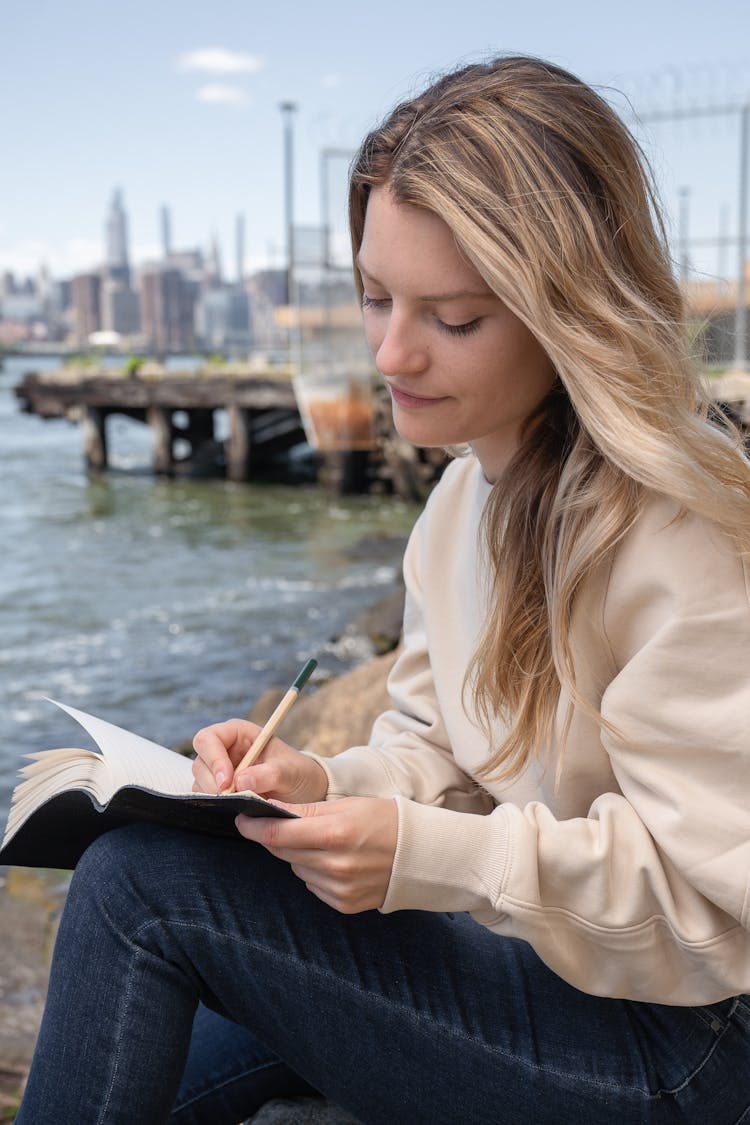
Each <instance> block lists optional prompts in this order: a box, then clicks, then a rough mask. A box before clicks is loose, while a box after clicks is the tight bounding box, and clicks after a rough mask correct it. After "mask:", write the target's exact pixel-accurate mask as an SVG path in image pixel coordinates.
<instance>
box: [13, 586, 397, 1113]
mask: <svg viewBox="0 0 750 1125" xmlns="http://www.w3.org/2000/svg"><path fill="white" fill-rule="evenodd" d="M402 611H403V589H402V588H400V587H397V588H396V589H394V590H393V591H392V592H391V593H390V594H389V595H387V596H386V597H385V598H384V599H382V600H381V601H380V602H378V603H377V604H376V605H375V606H372V607H370V608H368V609H366V610H365V611H363V613H362V614H361V615H360V616H359V617H358V618H357V619H356V620H355V621H353V622H352V623H351V624H350V625H349V626H348V627H347V629H346V630H345V633H344V636H347V637H352V638H354V637H357V638H365V639H366V642H367V645H368V646H369V648H370V650H371V653H372V655H371V658H370V659H369V660H365V662H364V663H362V664H360V665H358V666H357V667H355V668H354V669H353V670H352V671H350V672H348V673H346V674H344V675H342V676H340V677H338V678H336V679H334V680H330V681H329V682H328V683H325V684H323V685H322V686H321V687H319V688H318V689H317V691H314V692H310V693H306V694H305V695H303V696H302V698H301V699H300V701H299V703H298V704H297V705H296V707H295V708H294V709H293V711H292V712H291V713H290V714H289V715H288V716H287V718H286V720H285V722H284V725H283V727H282V729H281V732H280V733H281V735H282V737H284V738H285V739H286V740H287V741H288V742H289V743H291V744H292V745H296V746H305V747H308V748H309V749H311V750H315V751H316V752H317V753H319V754H322V755H325V756H327V757H330V756H332V755H334V754H337V753H339V752H340V751H341V750H343V749H345V747H346V746H351V745H356V744H359V743H362V742H366V741H367V738H368V735H369V732H370V728H371V726H372V723H373V721H374V719H375V718H376V717H377V715H378V714H379V713H380V712H381V711H382V710H383V709H384V708H385V707H386V706H387V701H388V695H387V691H386V678H387V675H388V672H389V671H390V668H391V666H392V665H393V662H394V659H395V656H396V652H397V647H396V646H397V644H398V641H399V637H400V629H401V617H402ZM285 690H286V689H285V688H281V687H280V688H279V689H278V690H270V691H268V692H265V693H264V695H263V696H261V698H260V699H259V700H257V702H256V703H255V704H254V706H253V708H252V710H251V711H250V713H249V716H248V717H250V718H252V719H253V720H255V721H256V722H263V721H264V720H265V719H266V718H267V717H268V715H270V713H271V711H272V710H273V709H274V707H275V706H276V703H277V702H278V700H279V699H280V697H281V695H282V694H283V693H284V691H285ZM68 882H69V875H68V873H67V872H61V871H41V870H36V869H31V868H18V867H9V868H0V1123H1V1122H9V1121H12V1120H13V1116H14V1114H15V1110H16V1109H17V1106H18V1096H19V1090H20V1089H21V1088H22V1085H23V1081H24V1079H25V1076H26V1073H27V1071H28V1066H29V1062H30V1060H31V1055H32V1052H33V1049H34V1043H35V1040H36V1034H37V1029H38V1026H39V1021H40V1019H41V1014H42V1010H43V1007H44V998H45V995H46V988H47V976H48V965H49V957H50V953H51V950H52V945H53V943H54V937H55V933H56V929H57V921H58V918H59V915H60V911H61V909H62V905H63V902H64V900H65V894H66V891H67V886H68ZM276 1110H278V1111H279V1112H281V1113H282V1116H278V1114H277V1115H276V1116H273V1114H274V1113H275V1112H276ZM322 1112H323V1111H322V1109H321V1106H320V1105H319V1103H309V1104H305V1105H302V1104H300V1105H299V1106H298V1107H296V1108H295V1109H294V1110H292V1109H291V1108H290V1107H289V1106H287V1107H286V1108H285V1109H283V1110H282V1107H281V1105H279V1106H278V1107H274V1105H273V1104H269V1106H268V1107H267V1108H264V1109H263V1110H261V1111H260V1114H258V1115H256V1119H255V1121H256V1125H274V1123H277V1122H278V1123H281V1122H285V1123H286V1122H288V1123H289V1125H292V1123H293V1122H299V1123H300V1125H301V1123H302V1122H306V1121H309V1122H321V1125H322V1122H323V1121H324V1120H325V1122H327V1123H329V1125H336V1123H337V1122H339V1123H341V1125H344V1123H345V1122H351V1121H352V1119H351V1118H350V1117H348V1116H347V1115H344V1114H341V1113H340V1112H339V1111H337V1110H328V1111H326V1113H325V1114H324V1115H323V1116H321V1113H322Z"/></svg>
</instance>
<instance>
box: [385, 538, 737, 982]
mask: <svg viewBox="0 0 750 1125" xmlns="http://www.w3.org/2000/svg"><path fill="white" fill-rule="evenodd" d="M604 620H605V623H606V629H607V641H608V645H609V653H608V654H607V655H608V662H610V660H609V658H611V663H612V664H613V666H614V668H615V669H616V671H615V673H614V674H613V676H612V678H611V679H610V682H609V683H608V686H607V687H606V688H605V690H604V693H603V697H602V700H601V715H602V718H603V719H604V720H605V724H606V725H605V727H604V728H603V731H602V735H601V738H602V744H603V746H604V749H605V751H606V753H607V755H608V757H609V760H610V763H611V769H612V772H613V775H614V777H615V779H616V782H617V786H618V787H619V791H617V790H615V791H612V792H605V793H602V794H600V795H599V796H598V797H596V799H594V800H593V802H592V804H591V806H590V808H589V810H588V813H587V815H585V816H580V817H576V818H572V819H557V818H556V817H555V816H554V815H553V813H552V812H551V810H550V808H549V807H548V806H547V805H546V804H544V803H541V802H539V801H532V802H530V803H528V804H526V805H525V806H519V805H515V804H510V803H504V804H501V805H499V806H498V807H497V808H496V809H495V810H494V811H493V812H492V813H491V814H490V815H489V816H478V815H468V816H467V815H465V814H464V815H461V814H458V813H455V812H451V811H449V810H446V809H435V808H424V807H420V806H419V805H418V804H416V803H415V802H414V801H412V800H408V799H405V798H398V805H399V838H398V846H397V852H396V857H395V863H394V868H393V873H392V877H391V882H390V886H389V889H388V894H387V897H386V900H385V902H384V904H383V907H382V909H383V910H384V911H390V910H396V909H399V908H405V907H411V908H422V909H429V910H459V909H464V910H469V911H471V912H472V914H473V915H474V917H475V918H476V919H477V920H478V921H480V922H482V923H483V924H485V925H487V926H488V927H489V928H491V929H493V930H496V931H497V932H499V933H502V934H505V935H508V936H514V937H518V938H522V939H524V940H525V941H528V942H529V943H530V944H531V945H532V946H533V947H534V949H535V950H536V952H537V953H538V954H539V956H540V957H541V958H542V959H543V960H544V961H545V962H546V963H547V964H548V965H549V966H550V967H551V968H552V969H553V970H554V971H555V972H557V973H558V975H560V976H561V977H563V978H564V979H566V980H568V981H569V982H570V983H572V984H573V985H575V986H576V987H578V988H580V989H581V990H583V991H586V992H590V993H595V994H599V995H606V996H613V997H617V996H620V997H627V998H630V999H635V1000H646V1001H651V1002H660V1003H672V1004H681V1003H689V1004H695V1003H713V1002H716V1001H718V1000H719V999H723V998H726V997H728V996H731V995H735V994H738V993H745V992H750V934H749V933H748V928H749V927H750V608H749V605H748V577H747V572H746V569H745V568H744V567H743V565H742V561H741V560H740V559H739V558H738V556H737V554H736V552H734V550H733V549H732V548H731V547H730V546H729V545H728V544H727V543H725V542H723V541H722V540H721V537H720V536H719V534H718V532H716V530H715V529H714V528H712V527H711V526H710V525H708V524H707V523H706V522H705V521H700V520H697V519H695V518H692V517H687V518H686V519H684V520H676V521H672V522H668V523H667V525H666V526H665V525H664V524H663V522H659V523H658V526H657V523H655V522H654V520H653V519H652V520H651V521H650V522H649V520H644V521H643V523H642V526H641V527H640V529H639V531H638V532H637V533H636V534H634V535H632V536H631V537H630V538H629V541H628V542H626V544H625V545H624V547H623V549H622V550H621V551H620V552H619V553H618V557H617V559H616V561H615V564H614V567H613V570H612V576H611V580H610V589H609V594H608V597H607V605H606V607H605V615H604ZM605 647H606V645H605ZM613 788H614V787H613Z"/></svg>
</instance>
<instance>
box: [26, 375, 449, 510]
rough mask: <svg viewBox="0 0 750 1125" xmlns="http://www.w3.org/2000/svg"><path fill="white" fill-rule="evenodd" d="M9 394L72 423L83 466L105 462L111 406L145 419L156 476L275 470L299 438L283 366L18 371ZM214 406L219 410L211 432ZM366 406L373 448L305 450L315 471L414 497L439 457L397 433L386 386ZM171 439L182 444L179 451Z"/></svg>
mask: <svg viewBox="0 0 750 1125" xmlns="http://www.w3.org/2000/svg"><path fill="white" fill-rule="evenodd" d="M15 394H16V396H17V397H18V398H19V399H20V401H21V404H22V409H23V410H24V411H25V412H26V413H29V414H36V415H38V416H39V417H41V418H67V419H68V420H70V421H73V422H77V423H79V424H80V426H81V431H82V435H83V453H84V459H85V463H86V467H87V469H88V471H89V472H91V473H100V472H105V471H106V470H107V468H108V467H109V442H108V434H107V420H108V418H109V417H111V416H112V415H118V414H119V415H125V416H126V417H129V418H133V419H135V420H137V421H139V422H143V423H144V424H146V425H148V426H149V428H150V430H151V434H152V451H153V452H152V466H153V471H154V472H155V473H156V474H157V475H159V476H166V477H170V476H174V475H176V474H177V473H178V472H186V471H187V472H196V471H197V470H198V469H200V471H203V472H215V473H217V474H218V473H224V474H225V475H226V476H227V477H228V479H230V480H233V481H250V480H256V479H263V478H268V477H269V476H274V475H276V476H278V473H279V467H280V466H283V465H284V464H285V463H287V464H288V455H289V452H290V450H291V449H293V448H294V447H295V446H299V445H301V444H302V443H304V442H305V440H306V438H305V431H304V429H303V426H302V420H301V417H300V413H299V409H298V406H297V401H296V397H295V394H294V388H293V385H292V376H291V372H290V371H289V370H287V369H285V368H268V369H257V368H252V369H251V368H250V367H249V366H248V365H242V366H240V365H234V366H229V365H225V366H223V367H221V368H211V367H206V368H203V369H200V370H197V371H192V372H188V371H179V372H178V371H169V370H166V369H164V368H162V367H160V366H158V365H155V364H144V365H142V366H141V367H140V369H139V370H137V371H134V372H130V373H124V372H122V371H117V370H115V371H109V370H106V369H101V370H92V369H88V368H62V369H61V370H59V371H51V372H43V373H29V374H27V375H25V376H24V378H23V379H22V381H21V382H20V383H19V384H18V386H16V387H15ZM218 411H226V415H227V423H226V426H225V429H226V435H225V437H224V438H223V439H221V440H219V439H218V438H217V434H216V414H217V412H218ZM375 414H376V417H375V432H376V441H375V448H374V449H372V450H352V451H346V450H341V451H338V452H336V453H325V454H317V455H316V456H315V457H314V458H311V461H312V463H313V466H314V473H315V475H316V476H317V478H318V479H319V480H320V481H321V482H322V483H324V484H325V485H327V486H328V487H330V488H331V489H333V490H335V491H338V492H367V491H371V490H376V491H381V492H390V493H395V494H396V495H399V496H403V497H404V498H406V499H414V500H421V499H424V497H425V496H426V495H427V493H428V492H429V489H430V488H431V486H432V484H433V483H434V482H435V480H436V479H437V477H438V476H439V475H440V472H441V471H442V467H443V465H444V462H445V457H444V455H443V454H442V453H441V452H440V451H435V450H415V449H414V448H413V447H412V446H409V445H408V444H407V443H405V442H402V441H401V440H400V439H399V438H398V436H397V435H396V434H395V432H394V430H393V426H392V423H391V417H390V405H389V403H388V401H387V394H386V395H385V396H384V397H378V396H376V409H375ZM178 443H180V444H181V445H182V448H183V450H184V449H185V448H187V449H188V452H187V453H185V454H184V455H182V456H178V455H177V452H176V447H177V446H178ZM185 443H186V444H185Z"/></svg>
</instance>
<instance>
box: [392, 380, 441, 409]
mask: <svg viewBox="0 0 750 1125" xmlns="http://www.w3.org/2000/svg"><path fill="white" fill-rule="evenodd" d="M388 389H389V391H390V392H391V394H392V396H393V400H394V402H397V403H398V404H399V406H413V407H415V408H417V409H418V408H419V407H427V406H435V405H437V403H439V402H445V401H446V398H445V396H441V397H440V398H430V397H428V396H427V395H413V394H410V393H409V392H408V391H403V390H401V389H400V388H399V387H396V386H394V385H393V383H389V384H388Z"/></svg>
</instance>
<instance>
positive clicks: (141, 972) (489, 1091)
mask: <svg viewBox="0 0 750 1125" xmlns="http://www.w3.org/2000/svg"><path fill="white" fill-rule="evenodd" d="M60 933H61V937H60V941H59V943H58V950H57V952H56V956H55V962H54V965H53V972H52V978H51V985H50V999H49V1002H48V1007H47V1012H46V1014H45V1019H44V1022H43V1025H42V1030H41V1032H40V1039H39V1045H38V1048H37V1054H36V1056H35V1062H34V1065H33V1067H32V1072H31V1076H30V1079H29V1086H28V1092H27V1097H26V1099H25V1101H24V1106H23V1109H22V1111H21V1115H20V1116H19V1118H18V1122H19V1125H28V1123H29V1122H32V1121H33V1122H34V1125H44V1123H45V1122H47V1121H49V1122H50V1123H51V1122H53V1121H58V1120H71V1121H72V1120H81V1121H86V1122H87V1123H88V1122H91V1123H92V1125H94V1123H96V1122H106V1123H107V1125H110V1123H114V1122H119V1121H123V1122H126V1121H127V1122H132V1121H135V1120H137V1121H139V1122H143V1123H144V1125H148V1123H149V1122H162V1121H165V1120H166V1119H167V1117H168V1114H169V1109H170V1107H171V1106H172V1104H173V1102H174V1099H175V1096H176V1094H177V1087H178V1084H179V1077H180V1074H181V1073H182V1069H183V1067H184V1063H185V1057H186V1053H187V1049H188V1039H189V1034H190V1025H191V1023H192V1019H193V1013H194V1009H195V1005H196V1002H197V1001H198V1000H199V999H200V1000H202V1001H203V1003H204V1004H206V1005H207V1006H208V1007H210V1008H211V1009H213V1010H214V1011H216V1012H218V1013H220V1014H221V1015H223V1016H225V1017H227V1018H228V1019H230V1020H232V1021H233V1022H235V1023H237V1024H239V1025H241V1026H242V1027H243V1028H246V1029H247V1030H248V1031H250V1032H251V1033H252V1034H253V1035H254V1036H257V1037H258V1038H259V1039H260V1040H262V1042H263V1043H264V1044H266V1045H267V1047H268V1049H269V1050H270V1052H272V1053H273V1054H274V1055H275V1056H277V1057H279V1058H283V1059H284V1060H285V1062H286V1063H287V1064H288V1067H289V1068H290V1071H292V1072H294V1074H295V1075H300V1076H301V1077H302V1078H303V1079H304V1080H305V1081H306V1082H307V1083H309V1085H310V1086H311V1087H312V1088H314V1089H316V1090H319V1091H321V1092H322V1093H323V1094H324V1095H325V1096H327V1097H328V1098H330V1099H331V1100H332V1101H334V1102H335V1103H337V1104H339V1105H341V1106H342V1107H344V1108H345V1109H348V1110H349V1111H350V1112H351V1113H353V1114H354V1115H355V1116H357V1117H358V1118H360V1120H362V1121H364V1122H371V1123H378V1122H383V1123H386V1122H387V1123H389V1125H392V1123H398V1122H409V1125H412V1123H414V1125H419V1123H420V1122H424V1123H425V1125H427V1123H429V1125H434V1123H437V1125H439V1123H440V1122H451V1123H453V1122H455V1121H471V1122H472V1123H477V1125H482V1123H484V1122H487V1123H489V1122H492V1125H497V1123H498V1122H510V1123H516V1122H517V1123H523V1125H526V1123H527V1122H529V1121H534V1122H535V1125H565V1123H567V1122H570V1121H575V1122H576V1123H577V1125H598V1123H604V1122H609V1121H610V1120H612V1119H615V1120H626V1121H628V1123H629V1125H640V1123H643V1125H646V1123H654V1125H656V1123H661V1122H665V1123H666V1122H670V1121H677V1120H680V1121H682V1122H685V1123H690V1122H693V1123H698V1122H700V1125H705V1122H706V1121H707V1120H710V1121H711V1122H712V1125H725V1123H726V1125H734V1123H735V1122H736V1121H737V1120H739V1118H740V1114H741V1112H742V1111H744V1109H745V1108H746V1102H747V1100H748V1099H747V1093H746V1091H747V1089H748V1088H750V1045H749V1044H750V1026H748V1023H750V1021H748V1022H742V1021H743V1020H747V1018H748V1017H747V1007H746V1005H745V1004H744V1003H743V1002H740V1003H739V1004H738V1003H735V1002H733V1001H727V1002H725V1003H723V1004H720V1005H714V1006H712V1008H711V1009H705V1010H702V1011H699V1012H695V1011H693V1010H692V1009H680V1008H664V1007H660V1006H655V1005H645V1004H631V1003H628V1002H626V1001H618V1000H607V999H601V998H597V997H592V996H587V995H585V994H583V993H580V992H578V991H576V990H575V989H573V988H571V987H570V986H569V985H567V984H566V983H565V982H564V981H562V980H560V979H559V978H558V977H556V976H555V975H554V974H552V973H551V972H550V971H549V970H548V969H546V967H545V966H544V965H543V964H542V963H541V962H540V961H539V959H538V958H537V957H536V955H535V954H534V953H533V951H532V950H531V949H530V948H529V946H527V945H526V944H525V943H523V942H520V941H515V940H511V939H506V938H502V937H498V936H497V935H494V934H492V933H490V932H489V931H487V930H486V929H484V928H483V927H481V926H479V925H477V924H476V923H474V922H473V921H472V920H471V919H470V918H468V917H467V916H465V915H458V916H456V917H455V918H453V917H451V916H450V915H437V914H431V913H426V912H411V911H404V912H401V913H398V914H394V915H388V916H383V915H379V914H378V913H377V912H368V913H365V914H360V915H354V916H351V917H347V916H342V915H339V914H337V913H336V912H335V911H333V910H331V909H330V908H329V907H327V906H325V905H324V904H323V903H321V902H319V901H318V900H317V899H315V898H314V897H313V896H312V895H310V894H309V893H308V892H307V891H306V889H305V887H304V886H303V885H302V884H301V883H300V882H299V881H298V880H297V879H295V877H294V876H293V875H292V874H291V872H290V871H289V869H288V868H287V867H286V865H284V864H281V863H278V862H277V861H276V860H274V859H272V858H271V857H270V856H268V855H267V854H266V853H265V852H264V851H263V850H262V849H260V848H256V847H254V846H252V845H249V844H247V842H245V841H242V840H238V841H234V840H209V839H205V838H202V837H200V836H196V835H190V834H183V833H178V832H171V831H167V830H164V829H160V828H146V827H140V828H136V829H126V830H123V831H120V832H114V833H110V834H109V835H108V836H107V837H105V838H104V839H103V840H102V841H99V842H98V843H97V844H96V845H94V847H93V848H91V849H90V850H89V852H88V853H87V855H86V857H84V860H83V861H82V863H81V865H80V870H79V872H77V873H76V877H75V879H74V881H73V886H72V888H71V894H70V899H69V903H68V906H67V907H66V911H65V917H64V919H63V925H62V926H61V931H60ZM198 1062H199V1063H200V1060H198ZM245 1069H246V1070H247V1069H248V1068H247V1067H246V1068H245ZM250 1069H251V1070H252V1064H251V1067H250ZM285 1073H287V1074H288V1073H289V1071H286V1072H285ZM743 1091H744V1092H743ZM283 1093H284V1091H283V1090H279V1091H276V1095H275V1096H278V1095H279V1094H283ZM244 1096H246V1097H247V1098H248V1102H247V1105H246V1107H245V1108H244V1109H243V1111H242V1112H243V1113H244V1114H245V1115H247V1114H250V1113H252V1112H253V1111H254V1110H255V1109H256V1108H257V1105H259V1104H260V1103H261V1102H262V1101H263V1100H264V1099H265V1097H267V1096H268V1095H267V1094H265V1093H263V1094H261V1093H259V1092H258V1088H257V1086H254V1083H253V1082H250V1081H249V1080H248V1084H247V1087H246V1089H245V1092H244V1094H243V1097H244ZM61 1099H62V1101H61ZM254 1099H255V1100H254ZM233 1112H234V1107H233ZM177 1120H179V1118H177ZM194 1120H195V1121H196V1122H197V1121H199V1120H201V1118H200V1117H199V1116H196V1117H195V1118H194ZM204 1120H206V1121H209V1120H210V1121H211V1122H212V1123H213V1122H216V1123H217V1125H219V1123H220V1122H224V1121H226V1122H227V1125H235V1123H236V1117H235V1116H232V1117H231V1118H229V1117H226V1118H225V1117H223V1116H219V1115H218V1114H217V1115H215V1116H208V1117H206V1118H204Z"/></svg>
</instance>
